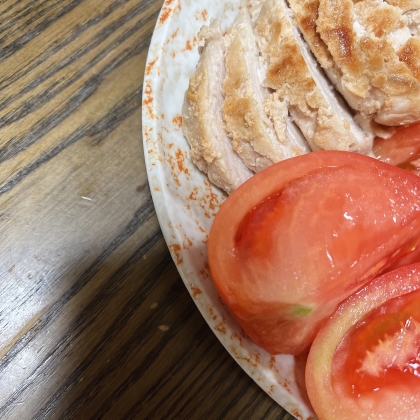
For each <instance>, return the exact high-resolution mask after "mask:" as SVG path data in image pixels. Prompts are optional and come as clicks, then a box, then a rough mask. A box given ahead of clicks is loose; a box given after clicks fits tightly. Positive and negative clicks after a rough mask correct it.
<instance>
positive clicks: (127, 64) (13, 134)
mask: <svg viewBox="0 0 420 420" xmlns="http://www.w3.org/2000/svg"><path fill="white" fill-rule="evenodd" d="M161 5H162V1H161V0H159V1H157V0H43V1H33V0H3V1H2V2H0V17H1V19H0V98H1V99H0V235H1V244H0V279H1V292H0V351H1V361H0V418H1V419H20V420H22V419H32V418H34V419H81V420H84V419H113V420H114V419H181V420H182V419H200V420H201V419H292V418H293V417H292V416H290V415H288V414H286V412H285V411H284V410H282V409H281V408H280V407H279V406H278V405H277V404H275V403H274V402H273V401H272V400H271V399H270V398H269V397H268V396H267V395H266V394H265V393H264V392H263V391H261V390H260V389H259V387H258V386H257V385H255V384H254V383H253V381H251V379H249V378H248V377H247V375H246V374H245V373H243V372H242V370H241V369H240V368H239V367H238V366H237V365H236V362H235V361H234V360H233V359H232V358H231V357H230V356H229V355H228V353H227V352H226V351H225V350H224V349H223V348H222V346H221V344H220V343H219V342H218V341H217V340H216V338H215V336H214V335H213V333H212V332H211V330H210V329H209V328H208V327H207V325H206V324H205V322H204V321H203V319H202V317H201V315H200V314H199V312H198V310H197V309H196V307H195V305H194V303H193V301H192V299H191V298H190V296H189V294H188V292H187V290H186V288H185V286H184V284H183V283H182V281H181V279H180V277H179V275H178V273H177V271H176V268H175V265H174V264H173V262H172V260H171V257H170V255H169V253H168V250H167V248H166V245H165V243H164V240H163V238H162V235H161V232H160V228H159V225H158V222H157V219H156V215H155V212H154V208H153V203H152V200H151V196H150V191H149V187H148V183H147V176H146V171H145V166H144V160H143V151H142V138H141V104H142V97H141V92H142V81H143V72H144V67H145V62H146V55H147V50H148V46H149V43H150V39H151V36H152V32H153V28H154V25H155V21H156V19H157V16H158V13H159V9H160V7H161Z"/></svg>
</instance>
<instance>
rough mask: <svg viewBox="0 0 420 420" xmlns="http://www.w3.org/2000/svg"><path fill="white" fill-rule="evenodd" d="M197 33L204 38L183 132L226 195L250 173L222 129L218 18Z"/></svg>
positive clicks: (221, 45)
mask: <svg viewBox="0 0 420 420" xmlns="http://www.w3.org/2000/svg"><path fill="white" fill-rule="evenodd" d="M199 36H201V37H203V38H204V39H205V45H204V47H203V49H202V52H201V56H200V60H199V63H198V65H197V69H196V72H195V73H194V75H193V76H192V77H191V79H190V83H189V87H188V90H187V91H186V93H185V99H184V105H183V110H182V114H183V132H184V135H185V137H186V139H187V141H188V143H189V144H190V147H191V152H190V153H191V157H192V160H193V162H194V163H195V164H196V165H197V166H198V168H199V169H200V170H201V171H203V172H205V173H206V174H207V175H208V178H209V180H210V181H211V182H212V183H213V184H214V185H216V186H218V187H220V188H222V189H223V190H224V191H226V192H227V193H228V194H229V193H231V192H232V191H233V190H235V188H237V187H238V186H239V185H241V184H242V183H243V182H245V181H246V180H247V179H248V178H249V177H251V175H252V172H251V171H250V170H249V169H248V168H247V167H246V166H245V164H244V163H243V161H242V159H241V158H240V157H239V156H238V155H237V154H236V152H235V151H234V150H233V148H232V141H231V139H230V138H229V137H228V135H227V133H226V131H225V129H224V122H223V116H222V106H223V102H224V98H223V94H222V89H223V80H224V78H225V74H226V69H225V58H224V52H225V48H224V42H223V38H222V33H221V31H220V25H219V23H218V21H217V20H213V21H212V23H211V25H210V26H209V27H207V26H204V27H203V28H202V29H201V31H200V34H199Z"/></svg>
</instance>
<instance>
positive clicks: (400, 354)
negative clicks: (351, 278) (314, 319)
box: [305, 263, 420, 420]
mask: <svg viewBox="0 0 420 420" xmlns="http://www.w3.org/2000/svg"><path fill="white" fill-rule="evenodd" d="M305 377H306V387H307V391H308V395H309V399H310V401H311V403H312V405H313V407H314V410H315V412H316V413H317V415H318V417H319V419H320V420H336V419H337V418H340V420H359V419H384V420H386V419H404V420H409V419H412V420H414V419H419V418H420V392H419V391H418V390H419V389H420V264H418V263H417V264H413V265H410V266H406V267H402V268H399V269H397V270H394V271H391V272H388V273H386V274H384V275H383V276H381V277H378V278H376V279H375V280H373V281H372V282H371V283H369V284H368V285H366V286H365V287H363V288H362V289H361V290H359V291H358V292H357V293H355V294H353V295H352V296H351V297H349V298H348V299H347V300H346V301H345V302H343V303H342V304H341V305H340V307H339V308H338V310H337V311H336V312H335V313H334V314H333V315H332V316H331V318H330V319H329V320H328V321H327V322H326V323H325V325H324V326H323V327H322V329H321V330H320V332H319V334H318V335H317V337H316V338H315V340H314V342H313V344H312V347H311V350H310V353H309V357H308V362H307V365H306V374H305Z"/></svg>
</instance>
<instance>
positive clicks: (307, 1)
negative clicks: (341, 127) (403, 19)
mask: <svg viewBox="0 0 420 420" xmlns="http://www.w3.org/2000/svg"><path fill="white" fill-rule="evenodd" d="M415 1H417V0H415ZM288 2H289V6H290V8H291V9H292V11H293V14H294V17H295V21H296V24H297V26H298V28H299V30H300V32H301V34H302V35H303V37H304V39H305V41H306V43H307V45H308V47H309V48H310V50H311V52H312V53H313V54H314V56H315V57H316V59H317V60H318V62H319V64H320V65H321V67H322V69H323V70H324V72H325V73H326V75H327V76H328V78H329V79H330V81H331V82H332V83H333V85H334V86H335V87H336V88H337V90H338V91H339V92H340V93H341V94H342V95H343V96H345V97H346V100H347V101H348V102H349V104H350V105H351V106H352V108H353V109H355V110H357V105H356V103H357V101H354V100H353V98H352V97H351V96H349V94H347V95H346V92H345V91H344V89H343V86H342V83H341V76H342V73H341V71H340V69H339V68H338V67H337V66H336V65H335V63H334V59H333V57H332V56H331V54H330V52H329V51H328V47H327V45H326V44H325V42H324V41H323V40H322V38H321V36H320V34H319V33H318V32H317V27H316V22H317V19H318V8H319V0H288ZM353 119H354V121H355V122H356V123H357V124H358V125H359V126H360V127H361V128H362V129H363V130H364V131H365V132H368V133H372V134H373V135H376V136H380V137H382V138H386V137H389V136H391V135H392V134H393V130H392V129H390V128H388V127H386V126H382V125H380V124H378V123H376V122H375V121H374V120H373V116H372V115H370V114H366V113H364V114H363V115H362V114H360V113H356V114H355V115H354V118H353Z"/></svg>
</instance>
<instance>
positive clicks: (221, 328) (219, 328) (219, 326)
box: [214, 318, 227, 334]
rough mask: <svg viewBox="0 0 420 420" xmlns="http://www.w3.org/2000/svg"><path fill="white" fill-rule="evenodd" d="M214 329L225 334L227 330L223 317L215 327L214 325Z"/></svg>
mask: <svg viewBox="0 0 420 420" xmlns="http://www.w3.org/2000/svg"><path fill="white" fill-rule="evenodd" d="M214 329H215V330H216V331H219V332H221V333H222V334H226V331H227V329H226V321H225V318H223V319H222V320H221V321H220V322H219V323H218V324H217V325H216V326H215V327H214Z"/></svg>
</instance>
